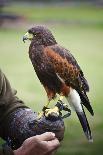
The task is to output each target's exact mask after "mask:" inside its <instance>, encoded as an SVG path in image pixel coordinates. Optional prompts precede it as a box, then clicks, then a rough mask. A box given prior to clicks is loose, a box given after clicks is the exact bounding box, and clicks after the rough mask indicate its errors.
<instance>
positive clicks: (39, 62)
mask: <svg viewBox="0 0 103 155" xmlns="http://www.w3.org/2000/svg"><path fill="white" fill-rule="evenodd" d="M29 57H30V59H31V62H32V64H33V67H34V69H35V71H36V73H37V72H39V73H42V74H45V73H48V72H50V70H51V64H50V62H49V59H48V57H47V56H46V55H45V52H44V47H43V46H40V45H39V46H38V45H35V46H32V47H30V49H29Z"/></svg>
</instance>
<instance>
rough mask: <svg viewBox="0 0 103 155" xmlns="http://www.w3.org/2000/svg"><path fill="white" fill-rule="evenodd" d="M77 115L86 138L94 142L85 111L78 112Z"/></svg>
mask: <svg viewBox="0 0 103 155" xmlns="http://www.w3.org/2000/svg"><path fill="white" fill-rule="evenodd" d="M82 108H83V107H82ZM76 113H77V116H78V118H79V121H80V123H81V126H82V129H83V131H84V133H85V136H86V137H87V139H88V141H89V142H93V138H92V133H91V129H90V126H89V123H88V120H87V117H86V114H85V112H84V109H83V112H78V111H76Z"/></svg>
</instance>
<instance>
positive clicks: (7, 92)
mask: <svg viewBox="0 0 103 155" xmlns="http://www.w3.org/2000/svg"><path fill="white" fill-rule="evenodd" d="M19 107H27V106H26V105H25V104H24V103H23V101H21V100H20V99H19V98H18V97H16V91H13V90H12V88H11V86H10V83H9V81H8V79H7V78H6V76H5V75H4V73H3V72H2V71H1V70H0V125H1V123H2V122H3V120H4V119H5V117H6V116H7V115H8V114H9V113H11V112H12V111H13V110H14V109H15V108H19Z"/></svg>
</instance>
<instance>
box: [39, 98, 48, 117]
mask: <svg viewBox="0 0 103 155" xmlns="http://www.w3.org/2000/svg"><path fill="white" fill-rule="evenodd" d="M49 103H50V101H48V102H47V103H46V104H45V105H44V107H45V108H48V106H49ZM43 115H44V110H42V111H41V112H39V113H38V119H40V118H41V117H42V116H43Z"/></svg>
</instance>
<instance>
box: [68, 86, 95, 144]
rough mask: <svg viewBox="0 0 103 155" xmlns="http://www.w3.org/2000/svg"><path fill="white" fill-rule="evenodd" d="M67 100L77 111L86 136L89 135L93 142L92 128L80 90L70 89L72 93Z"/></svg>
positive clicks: (88, 137) (89, 139)
mask: <svg viewBox="0 0 103 155" xmlns="http://www.w3.org/2000/svg"><path fill="white" fill-rule="evenodd" d="M67 100H68V102H69V104H70V106H71V107H72V108H73V109H74V110H75V111H76V113H77V116H78V118H79V121H80V123H81V126H82V128H83V131H84V133H85V136H86V137H87V139H88V141H89V142H93V139H92V134H91V130H90V127H89V123H88V120H87V118H86V114H85V112H84V109H83V106H82V104H81V99H80V96H79V94H78V92H77V91H76V90H75V89H72V88H71V89H70V94H69V95H68V97H67Z"/></svg>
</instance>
